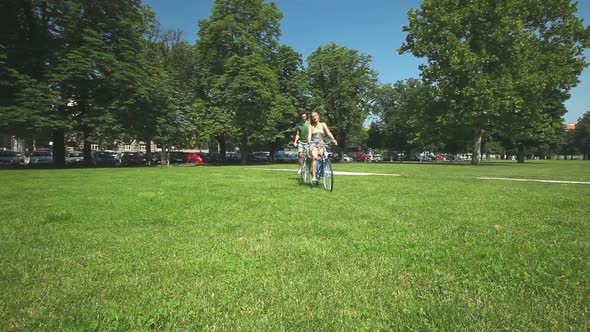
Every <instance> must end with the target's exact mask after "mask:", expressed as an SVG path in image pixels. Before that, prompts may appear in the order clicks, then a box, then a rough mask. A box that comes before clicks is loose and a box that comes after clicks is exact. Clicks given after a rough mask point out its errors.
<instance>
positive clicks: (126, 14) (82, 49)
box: [52, 0, 145, 162]
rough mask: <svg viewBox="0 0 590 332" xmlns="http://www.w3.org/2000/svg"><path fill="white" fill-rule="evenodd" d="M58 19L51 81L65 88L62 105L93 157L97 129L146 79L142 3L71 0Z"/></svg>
mask: <svg viewBox="0 0 590 332" xmlns="http://www.w3.org/2000/svg"><path fill="white" fill-rule="evenodd" d="M56 21H57V22H58V24H59V25H60V27H61V34H60V39H61V44H60V45H61V49H60V50H59V61H58V62H57V64H56V66H55V69H54V71H53V74H52V85H53V86H55V87H56V90H58V91H59V94H60V101H61V102H60V103H59V104H58V108H59V109H61V110H63V112H64V113H65V115H66V116H69V117H72V118H73V119H74V121H75V123H76V127H77V129H78V130H79V131H81V132H82V133H83V137H84V154H85V160H86V161H87V162H88V161H89V160H90V143H91V141H92V140H93V139H94V140H96V137H95V136H96V135H94V134H95V133H96V132H97V131H100V130H101V129H103V131H104V129H105V128H112V127H113V119H115V118H116V117H115V115H114V114H115V113H114V109H115V107H116V105H117V104H121V103H123V104H124V103H125V101H126V99H127V98H128V97H129V96H131V95H133V94H134V91H135V90H136V89H137V88H138V87H139V86H141V84H142V82H144V81H145V80H144V78H145V76H144V71H145V66H144V63H143V62H142V59H143V56H142V54H143V50H144V46H143V41H144V39H143V32H144V30H145V21H144V17H143V12H142V10H141V3H140V0H113V1H105V2H98V1H90V0H75V1H68V2H67V3H66V4H65V5H64V7H63V8H62V12H61V15H60V16H59V17H57V18H56ZM93 135H94V136H93Z"/></svg>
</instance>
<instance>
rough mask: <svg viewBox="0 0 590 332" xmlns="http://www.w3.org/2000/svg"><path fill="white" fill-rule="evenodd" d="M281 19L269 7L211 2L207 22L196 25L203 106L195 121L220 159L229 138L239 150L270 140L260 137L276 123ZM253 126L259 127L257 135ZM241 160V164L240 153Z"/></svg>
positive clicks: (250, 0)
mask: <svg viewBox="0 0 590 332" xmlns="http://www.w3.org/2000/svg"><path fill="white" fill-rule="evenodd" d="M281 18H282V13H281V12H280V11H279V10H278V8H277V7H276V4H275V3H274V2H270V3H266V2H264V0H216V1H215V3H214V4H213V9H212V13H211V16H210V17H209V18H208V19H206V20H200V21H199V33H198V34H199V37H200V39H199V40H198V42H197V57H198V68H199V81H200V84H199V88H198V91H199V93H200V94H201V96H202V98H203V100H204V103H203V106H204V107H202V108H201V110H202V113H201V116H200V117H201V121H202V124H203V125H204V127H205V126H206V128H207V130H208V132H209V134H210V135H211V136H212V137H213V138H215V139H217V140H218V142H219V143H220V146H221V150H222V151H221V154H222V155H221V157H222V158H224V157H225V139H226V135H227V134H228V133H229V134H232V135H237V136H238V137H239V140H240V141H241V143H242V149H248V146H247V145H248V144H249V142H250V141H252V140H254V141H256V140H259V139H261V138H262V136H261V135H263V136H264V135H268V134H269V133H268V132H267V133H264V132H259V131H262V130H266V129H267V128H268V127H267V125H268V123H267V122H268V121H270V120H273V119H276V117H275V115H274V111H275V110H276V108H275V107H273V105H274V104H275V100H274V98H273V94H274V93H277V92H278V90H277V89H278V79H277V73H276V70H274V64H276V62H275V59H276V56H277V52H278V37H279V35H280V29H279V22H280V19H281ZM249 80H252V81H249ZM273 91H274V92H273ZM256 104H258V105H259V107H255V105H256ZM255 121H258V122H259V123H260V126H259V128H258V129H255V128H254V127H255V125H254V122H255ZM232 129H233V130H232ZM265 138H266V139H268V138H269V137H268V136H266V137H265ZM242 158H243V159H244V160H243V161H244V162H245V158H246V153H244V151H242Z"/></svg>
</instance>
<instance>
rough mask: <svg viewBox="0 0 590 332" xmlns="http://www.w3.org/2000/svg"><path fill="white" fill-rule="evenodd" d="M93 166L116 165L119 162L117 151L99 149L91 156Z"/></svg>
mask: <svg viewBox="0 0 590 332" xmlns="http://www.w3.org/2000/svg"><path fill="white" fill-rule="evenodd" d="M92 164H93V165H94V166H118V165H120V164H121V161H120V160H119V157H118V155H117V153H115V152H108V151H101V152H97V153H95V154H94V157H93V158H92Z"/></svg>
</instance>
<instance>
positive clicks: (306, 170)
mask: <svg viewBox="0 0 590 332" xmlns="http://www.w3.org/2000/svg"><path fill="white" fill-rule="evenodd" d="M299 144H304V143H299ZM308 160H309V147H308V145H307V143H305V146H304V151H303V165H301V173H300V174H299V183H301V184H304V183H305V182H307V180H308V179H309V178H311V166H310V165H311V163H310V162H309V161H308Z"/></svg>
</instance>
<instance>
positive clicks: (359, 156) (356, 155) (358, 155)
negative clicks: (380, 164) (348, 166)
mask: <svg viewBox="0 0 590 332" xmlns="http://www.w3.org/2000/svg"><path fill="white" fill-rule="evenodd" d="M346 154H347V155H349V156H350V157H351V158H352V159H353V160H354V161H368V160H369V156H367V155H366V154H365V153H364V152H360V151H352V152H347V153H346Z"/></svg>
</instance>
